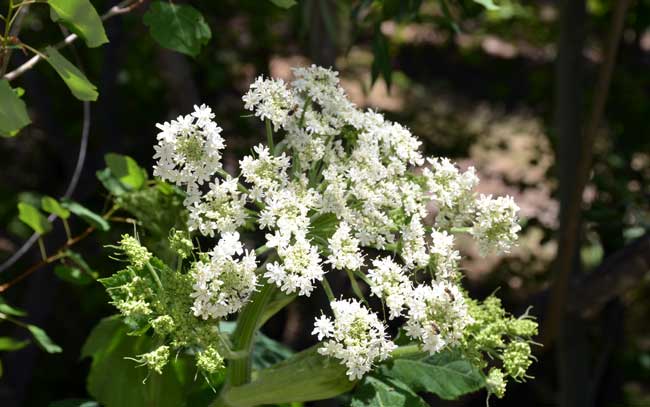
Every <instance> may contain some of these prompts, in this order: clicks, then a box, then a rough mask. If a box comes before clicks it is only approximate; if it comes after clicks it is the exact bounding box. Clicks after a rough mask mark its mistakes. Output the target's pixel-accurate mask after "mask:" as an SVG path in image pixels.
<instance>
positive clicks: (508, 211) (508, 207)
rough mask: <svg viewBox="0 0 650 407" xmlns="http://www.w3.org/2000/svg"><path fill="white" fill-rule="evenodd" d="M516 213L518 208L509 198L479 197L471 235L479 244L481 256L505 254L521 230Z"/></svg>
mask: <svg viewBox="0 0 650 407" xmlns="http://www.w3.org/2000/svg"><path fill="white" fill-rule="evenodd" d="M517 212H519V207H518V206H517V204H516V203H515V201H514V199H512V197H510V196H505V197H503V196H500V197H498V198H492V196H491V195H488V196H485V195H481V196H480V197H479V199H478V200H477V201H476V218H475V220H474V224H473V225H472V229H471V234H472V236H474V238H475V239H477V240H478V242H479V249H480V252H481V254H482V255H486V254H489V253H499V252H504V253H507V252H508V251H509V250H510V248H511V247H512V245H513V244H514V243H515V242H516V240H517V233H518V232H519V231H520V230H521V226H519V224H518V223H517V222H518V217H517Z"/></svg>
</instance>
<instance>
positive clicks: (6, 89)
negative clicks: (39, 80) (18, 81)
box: [0, 79, 31, 137]
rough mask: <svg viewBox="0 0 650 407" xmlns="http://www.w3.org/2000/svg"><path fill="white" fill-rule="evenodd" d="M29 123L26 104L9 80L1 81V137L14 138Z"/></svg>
mask: <svg viewBox="0 0 650 407" xmlns="http://www.w3.org/2000/svg"><path fill="white" fill-rule="evenodd" d="M29 123H31V120H29V116H28V115H27V108H26V107H25V102H23V101H22V99H21V98H20V96H19V95H18V94H17V93H16V92H15V91H14V90H13V89H12V88H11V86H9V82H8V81H7V80H4V79H3V80H0V136H2V137H13V136H15V135H16V134H18V131H19V130H20V129H22V128H23V127H25V126H27V125H28V124H29Z"/></svg>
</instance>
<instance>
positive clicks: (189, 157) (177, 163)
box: [153, 105, 225, 203]
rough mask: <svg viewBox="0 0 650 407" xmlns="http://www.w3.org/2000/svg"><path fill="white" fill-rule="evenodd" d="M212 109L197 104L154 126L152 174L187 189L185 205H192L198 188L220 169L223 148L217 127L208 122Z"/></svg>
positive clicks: (211, 117)
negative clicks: (176, 116) (173, 118)
mask: <svg viewBox="0 0 650 407" xmlns="http://www.w3.org/2000/svg"><path fill="white" fill-rule="evenodd" d="M213 118H214V114H213V113H212V110H211V109H210V108H209V107H207V106H205V105H201V106H200V107H199V106H194V112H193V113H191V114H189V115H187V116H179V117H178V118H177V119H176V120H172V121H171V122H165V123H163V124H156V127H158V129H160V133H158V136H157V138H158V144H157V145H156V146H154V150H155V154H154V158H155V159H157V160H158V161H157V163H156V165H154V167H153V173H154V175H156V176H158V177H160V178H162V179H164V180H166V181H169V182H171V183H173V184H176V185H178V186H179V187H185V188H186V190H187V200H186V203H187V202H189V203H192V202H196V201H197V200H198V199H199V197H200V190H199V187H200V186H201V185H203V184H204V183H205V182H206V181H208V180H209V179H210V178H211V177H212V175H213V174H214V173H215V172H216V171H217V170H219V169H220V168H221V150H222V149H223V148H224V147H225V146H224V142H223V138H222V137H221V127H219V126H217V124H216V123H215V122H214V121H212V119H213Z"/></svg>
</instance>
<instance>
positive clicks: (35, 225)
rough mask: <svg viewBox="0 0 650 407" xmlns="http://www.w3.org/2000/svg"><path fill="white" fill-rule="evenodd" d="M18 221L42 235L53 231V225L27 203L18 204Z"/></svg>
mask: <svg viewBox="0 0 650 407" xmlns="http://www.w3.org/2000/svg"><path fill="white" fill-rule="evenodd" d="M18 219H20V220H21V221H23V222H24V223H26V224H27V226H29V227H30V228H32V229H33V230H34V232H36V233H38V234H41V235H43V234H45V233H47V232H49V231H51V230H52V224H51V223H50V222H49V221H48V220H47V218H46V217H45V216H44V215H43V214H42V213H41V211H39V210H38V209H37V208H35V207H33V206H32V205H30V204H28V203H25V202H19V203H18Z"/></svg>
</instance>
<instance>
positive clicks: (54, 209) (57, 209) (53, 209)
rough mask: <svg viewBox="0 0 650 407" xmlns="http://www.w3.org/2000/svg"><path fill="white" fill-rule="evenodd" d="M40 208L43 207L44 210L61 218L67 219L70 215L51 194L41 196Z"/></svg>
mask: <svg viewBox="0 0 650 407" xmlns="http://www.w3.org/2000/svg"><path fill="white" fill-rule="evenodd" d="M41 208H43V210H44V211H45V212H47V213H52V214H54V215H56V216H58V217H59V218H61V219H68V218H69V217H70V211H69V210H67V209H65V208H64V207H63V206H61V204H60V203H59V201H57V200H56V199H54V198H52V197H51V196H44V197H43V198H41Z"/></svg>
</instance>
